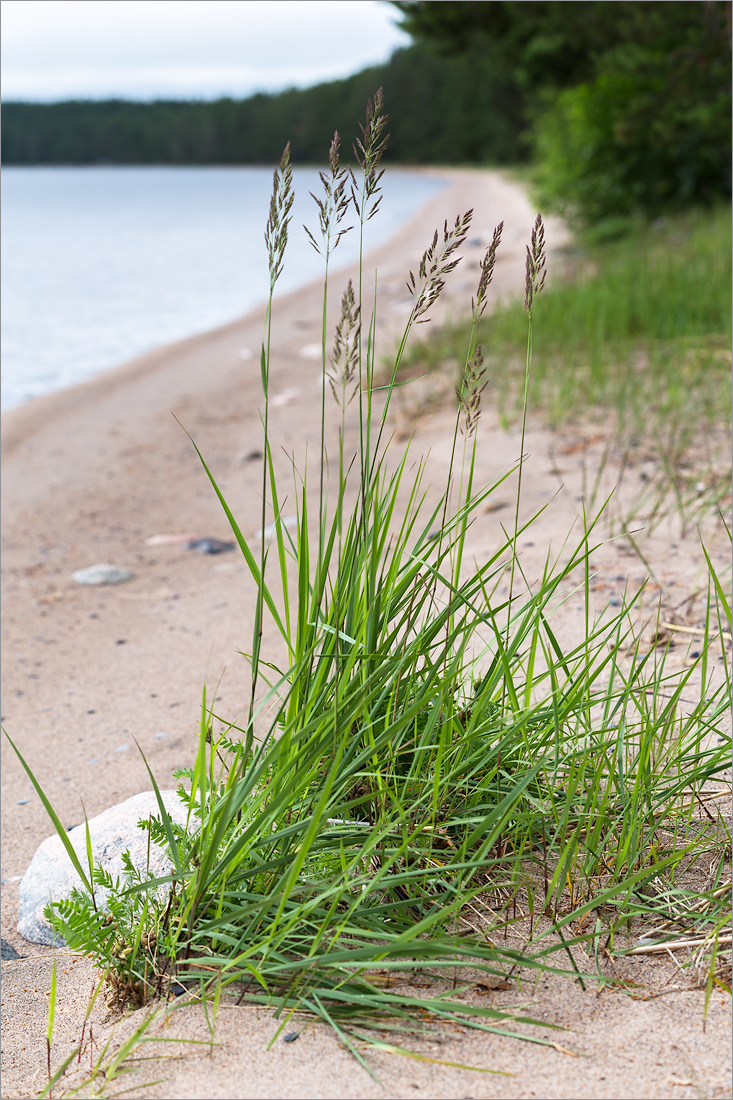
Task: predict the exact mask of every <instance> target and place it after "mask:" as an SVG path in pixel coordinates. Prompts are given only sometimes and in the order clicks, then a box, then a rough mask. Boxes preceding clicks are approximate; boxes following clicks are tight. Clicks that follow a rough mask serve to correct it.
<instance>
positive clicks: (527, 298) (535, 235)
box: [524, 214, 547, 317]
mask: <svg viewBox="0 0 733 1100" xmlns="http://www.w3.org/2000/svg"><path fill="white" fill-rule="evenodd" d="M546 274H547V273H546V271H545V227H544V225H543V224H542V215H541V214H538V215H537V218H536V219H535V223H534V225H533V226H532V236H531V237H530V241H529V244H528V245H527V263H526V267H525V283H524V310H525V313H526V314H527V316H528V317H531V316H532V303H533V302H534V300H535V298H536V297H537V295H538V294H539V293H540V291H541V290H542V288H543V286H544V285H545V275H546Z"/></svg>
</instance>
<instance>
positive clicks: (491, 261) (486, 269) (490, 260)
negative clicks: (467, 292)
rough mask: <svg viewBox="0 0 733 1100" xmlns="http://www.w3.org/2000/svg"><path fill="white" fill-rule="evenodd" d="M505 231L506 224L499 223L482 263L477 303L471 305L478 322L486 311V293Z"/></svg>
mask: <svg viewBox="0 0 733 1100" xmlns="http://www.w3.org/2000/svg"><path fill="white" fill-rule="evenodd" d="M503 231H504V222H499V224H498V225H497V227H496V229H495V230H494V236H493V238H492V240H491V244H490V245H489V247H488V248H487V250H486V255H485V256H484V258H483V260H482V261H481V275H480V277H479V281H478V289H477V290H476V301H475V302H472V303H471V306H472V312H473V315H474V317H475V318H476V320H478V319H479V317H481V316H482V314H483V312H484V310H485V309H486V292H487V291H488V289H489V284H490V283H491V279H492V276H493V274H494V265H495V264H496V251H497V249H498V247H499V245H500V244H501V235H502V233H503Z"/></svg>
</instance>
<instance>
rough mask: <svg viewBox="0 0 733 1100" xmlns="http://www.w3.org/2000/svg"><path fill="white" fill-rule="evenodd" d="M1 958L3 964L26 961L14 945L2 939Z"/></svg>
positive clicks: (0, 946) (0, 942)
mask: <svg viewBox="0 0 733 1100" xmlns="http://www.w3.org/2000/svg"><path fill="white" fill-rule="evenodd" d="M3 881H4V880H3ZM0 958H1V959H2V961H3V962H10V960H11V959H24V958H25V955H19V954H18V952H17V951H16V950H15V948H14V947H13V945H12V943H8V941H7V940H3V939H0Z"/></svg>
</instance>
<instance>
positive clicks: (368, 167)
mask: <svg viewBox="0 0 733 1100" xmlns="http://www.w3.org/2000/svg"><path fill="white" fill-rule="evenodd" d="M383 107H384V96H383V94H382V89H381V88H378V89H377V91H376V94H375V96H374V100H373V101H372V100H371V99H370V100H369V101H368V103H367V110H366V122H365V124H364V125H363V126H362V125H361V124H359V129H360V130H361V138H360V139H359V138H357V140H356V141H355V142H354V146H353V149H354V156H355V158H356V162H357V164H358V165H359V167H360V168H361V170H362V172H363V173H364V184H363V188H362V189H361V190H360V189H359V187H358V186H357V183H356V177H355V176H354V173H353V172H352V173H351V197H352V201H353V203H354V206H355V208H356V212H357V214H358V215H359V218H360V219H361V220H362V221H363V222H368V221H370V219H371V218H373V217H374V215H375V214H376V212H377V210H378V208H379V204H380V202H381V201H382V195H381V191H380V186H379V184H380V181H381V179H382V176H383V175H384V169H383V168H382V169H380V167H379V165H380V163H381V161H382V157H383V156H384V151H385V149H386V148H387V142H388V141H389V134H385V132H384V130H385V127H386V125H387V116H386V115H384V114H382V109H383Z"/></svg>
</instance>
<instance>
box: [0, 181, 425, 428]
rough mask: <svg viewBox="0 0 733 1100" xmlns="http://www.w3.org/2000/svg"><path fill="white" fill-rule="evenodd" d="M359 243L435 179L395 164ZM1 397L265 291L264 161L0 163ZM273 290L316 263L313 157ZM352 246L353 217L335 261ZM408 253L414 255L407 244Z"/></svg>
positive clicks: (256, 299)
mask: <svg viewBox="0 0 733 1100" xmlns="http://www.w3.org/2000/svg"><path fill="white" fill-rule="evenodd" d="M383 183H384V199H383V202H382V207H381V209H380V212H379V214H378V215H377V216H376V217H375V218H374V219H373V220H372V221H371V222H370V223H369V225H368V227H367V232H368V236H367V241H366V243H367V247H372V246H374V245H376V244H379V243H381V242H383V241H385V240H386V239H387V238H389V237H390V236H391V235H392V234H393V233H394V232H395V230H396V229H397V228H398V227H399V226H400V225H401V224H403V223H404V222H406V221H408V220H409V218H411V217H412V216H413V215H414V213H415V212H416V210H417V209H418V208H419V206H420V205H421V204H422V203H424V202H425V201H427V199H429V198H430V197H431V196H432V195H434V194H436V193H437V192H438V191H439V190H440V189H441V187H442V186H443V183H442V181H440V180H436V179H428V178H425V177H424V176H421V175H412V174H410V173H407V172H400V171H399V170H392V171H388V172H386V173H385V176H384V181H383ZM2 184H3V185H2V359H3V370H2V408H3V409H9V408H12V407H13V406H16V405H19V404H22V403H23V402H24V401H27V400H29V399H30V398H33V397H36V396H38V395H40V394H45V393H51V392H54V391H56V390H59V389H63V388H64V387H65V386H69V385H72V384H73V383H75V382H80V381H82V380H84V379H86V378H89V377H90V376H92V375H94V374H98V373H99V372H100V371H103V370H106V369H108V368H109V367H113V366H115V365H117V364H118V363H123V362H125V361H126V360H128V359H131V358H133V357H134V356H136V355H141V354H143V353H144V352H146V351H149V350H150V349H152V348H155V347H160V346H161V345H163V344H167V343H170V342H171V341H173V340H179V339H182V338H183V337H186V336H191V335H193V334H194V333H197V332H204V331H206V330H207V329H210V328H213V327H215V326H217V325H221V324H224V323H226V322H227V321H232V320H234V319H235V318H237V317H239V316H242V315H244V314H245V313H247V312H249V310H251V309H253V308H254V307H255V306H256V305H258V303H260V302H262V301H264V299H265V298H266V295H267V287H268V276H267V258H266V253H265V246H264V240H263V233H264V227H265V222H266V219H267V213H268V207H269V201H270V191H271V188H272V169H271V168H112V167H110V168H108V167H94V168H5V169H4V170H3V181H2ZM294 184H295V193H296V202H295V206H294V208H293V214H294V217H293V221H292V223H291V230H290V242H289V245H288V250H287V253H286V257H285V268H284V270H283V274H282V276H281V279H280V281H279V283H278V293H283V292H285V291H288V290H293V289H295V288H296V287H298V286H302V285H304V284H305V283H307V282H310V281H311V280H312V279H314V278H317V277H318V276H319V275H320V273H321V271H322V270H323V267H322V261H321V258H320V257H319V256H318V255H317V254H316V252H315V251H314V250H313V248H312V246H311V245H310V244H309V243H308V241H307V238H306V235H305V232H304V231H303V229H302V224H303V222H305V223H306V224H307V225H308V227H309V228H310V229H311V230H313V231H314V232H315V230H316V227H317V217H316V212H315V206H314V203H313V200H312V199H311V198H310V196H309V194H308V193H309V191H313V192H315V193H316V194H318V193H319V190H318V188H319V180H318V173H317V170H316V169H295V171H294ZM357 256H358V237H357V234H356V231H353V232H352V233H350V234H347V236H346V237H345V238H344V239H343V240H342V241H341V243H340V245H339V247H338V250H337V252H336V254H335V260H334V265H333V266H334V269H335V268H336V267H338V266H343V265H345V264H346V263H348V262H351V261H352V260H353V259H355V258H356V257H357ZM416 259H417V257H416Z"/></svg>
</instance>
